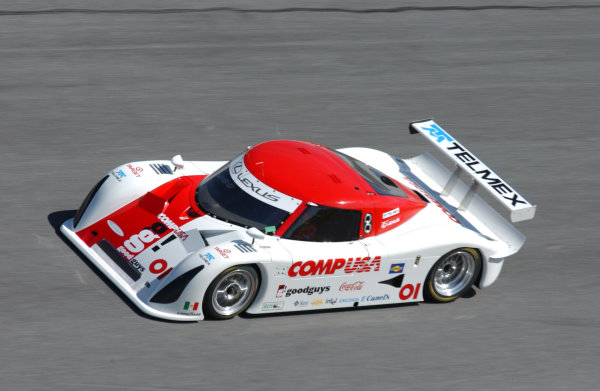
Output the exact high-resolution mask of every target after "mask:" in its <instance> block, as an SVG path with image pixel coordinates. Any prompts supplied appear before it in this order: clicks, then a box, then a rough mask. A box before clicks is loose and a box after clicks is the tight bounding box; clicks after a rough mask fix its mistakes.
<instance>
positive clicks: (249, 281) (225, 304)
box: [212, 268, 258, 316]
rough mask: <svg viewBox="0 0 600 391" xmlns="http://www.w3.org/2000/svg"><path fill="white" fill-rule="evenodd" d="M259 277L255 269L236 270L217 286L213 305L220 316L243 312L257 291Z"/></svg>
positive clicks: (226, 275)
mask: <svg viewBox="0 0 600 391" xmlns="http://www.w3.org/2000/svg"><path fill="white" fill-rule="evenodd" d="M257 283H258V276H257V275H256V272H255V271H254V270H253V269H241V268H240V269H234V270H232V271H230V272H229V273H227V274H225V275H224V276H223V277H222V278H221V279H220V280H219V281H218V282H217V284H216V285H215V290H214V291H213V295H212V305H213V308H214V309H215V311H216V312H217V313H218V314H219V315H223V316H227V315H232V314H236V313H237V312H239V311H241V310H243V309H244V308H245V307H246V305H247V304H248V303H249V302H250V300H251V299H252V296H253V295H254V292H255V291H256V287H257Z"/></svg>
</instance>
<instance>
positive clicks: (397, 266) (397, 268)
mask: <svg viewBox="0 0 600 391" xmlns="http://www.w3.org/2000/svg"><path fill="white" fill-rule="evenodd" d="M403 271H404V264H403V263H394V264H392V265H391V266H390V272H389V273H388V274H398V273H402V272H403Z"/></svg>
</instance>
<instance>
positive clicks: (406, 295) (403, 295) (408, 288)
mask: <svg viewBox="0 0 600 391" xmlns="http://www.w3.org/2000/svg"><path fill="white" fill-rule="evenodd" d="M419 289H421V284H417V286H416V287H414V286H413V284H406V285H404V286H403V287H402V288H401V289H400V293H399V296H400V300H407V299H410V298H411V296H412V298H413V299H415V300H416V299H417V296H419Z"/></svg>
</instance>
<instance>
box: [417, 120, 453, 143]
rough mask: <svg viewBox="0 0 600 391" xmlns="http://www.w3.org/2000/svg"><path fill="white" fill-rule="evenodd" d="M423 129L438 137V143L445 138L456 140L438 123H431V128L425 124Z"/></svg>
mask: <svg viewBox="0 0 600 391" xmlns="http://www.w3.org/2000/svg"><path fill="white" fill-rule="evenodd" d="M422 129H423V130H425V131H427V132H429V135H430V136H431V137H433V138H435V139H436V141H437V142H438V143H441V142H442V141H444V140H447V141H454V139H453V138H452V137H450V135H449V134H448V133H446V132H445V131H444V129H442V128H440V127H439V126H438V125H437V124H431V127H430V128H426V127H424V126H423V128H422Z"/></svg>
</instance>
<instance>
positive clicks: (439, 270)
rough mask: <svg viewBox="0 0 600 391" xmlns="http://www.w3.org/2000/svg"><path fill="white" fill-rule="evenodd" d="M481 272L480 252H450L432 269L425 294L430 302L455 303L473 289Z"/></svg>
mask: <svg viewBox="0 0 600 391" xmlns="http://www.w3.org/2000/svg"><path fill="white" fill-rule="evenodd" d="M480 270H481V255H479V251H477V250H475V249H472V248H459V249H456V250H453V251H450V252H449V253H448V254H446V255H444V256H443V257H441V258H440V259H439V260H438V261H437V262H436V263H435V265H433V267H432V268H431V271H430V272H429V275H428V276H427V280H426V281H425V290H424V291H423V293H424V294H425V297H426V298H427V299H429V300H430V301H434V302H438V303H446V302H449V301H454V300H456V299H457V298H459V297H460V296H462V295H464V294H465V293H466V292H467V291H468V290H469V289H470V288H471V286H472V285H473V283H474V282H475V279H476V278H477V277H478V276H479V271H480Z"/></svg>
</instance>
